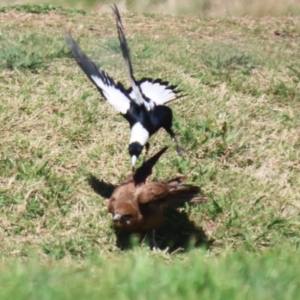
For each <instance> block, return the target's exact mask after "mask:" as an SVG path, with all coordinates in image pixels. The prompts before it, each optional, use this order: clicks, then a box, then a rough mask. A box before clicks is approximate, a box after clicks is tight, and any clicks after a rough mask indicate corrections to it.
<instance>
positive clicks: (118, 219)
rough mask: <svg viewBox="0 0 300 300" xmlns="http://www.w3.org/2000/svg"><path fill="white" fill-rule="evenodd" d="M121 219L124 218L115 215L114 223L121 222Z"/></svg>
mask: <svg viewBox="0 0 300 300" xmlns="http://www.w3.org/2000/svg"><path fill="white" fill-rule="evenodd" d="M121 217H122V216H121V215H119V214H115V215H114V217H113V221H114V222H117V221H120V220H121Z"/></svg>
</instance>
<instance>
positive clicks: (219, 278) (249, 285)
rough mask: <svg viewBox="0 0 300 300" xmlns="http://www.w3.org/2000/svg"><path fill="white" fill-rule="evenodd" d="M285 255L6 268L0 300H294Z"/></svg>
mask: <svg viewBox="0 0 300 300" xmlns="http://www.w3.org/2000/svg"><path fill="white" fill-rule="evenodd" d="M290 254H291V255H288V254H284V253H280V252H277V251H275V252H270V253H268V254H266V253H264V254H263V255H262V256H256V255H253V254H252V255H249V256H248V257H245V256H244V255H243V254H237V253H235V254H233V253H227V255H226V256H224V257H219V258H218V259H214V258H212V257H210V258H208V257H206V255H205V254H204V253H203V252H201V251H197V252H191V253H190V254H189V255H188V258H189V259H188V260H186V259H184V258H183V257H176V258H170V257H169V256H168V255H166V254H164V253H156V254H152V253H149V252H145V251H137V252H136V253H131V254H129V255H127V256H121V257H119V258H116V259H111V260H104V259H102V258H97V259H92V260H86V261H84V262H82V263H79V262H75V263H73V264H72V266H70V265H69V263H66V262H63V263H61V264H60V265H58V264H55V265H54V266H53V265H52V263H48V265H43V266H41V265H40V263H37V262H36V261H30V262H27V263H26V264H20V263H17V262H9V263H7V264H6V265H5V266H3V267H2V270H3V271H4V272H1V274H0V278H1V282H2V286H1V291H0V295H1V297H2V299H28V298H30V299H74V297H75V299H87V298H88V299H99V297H101V298H102V299H103V298H104V299H108V298H109V297H113V298H114V299H153V297H158V298H159V299H170V298H171V297H173V298H176V299H186V298H187V297H188V298H189V299H199V297H200V296H201V298H202V299H254V298H255V299H266V298H268V299H282V295H284V298H285V299H297V296H299V292H300V291H299V272H298V270H297V268H295V267H294V266H293V263H299V255H298V253H296V252H292V253H290ZM274 256H277V257H278V260H277V261H275V260H274ZM183 269H185V270H186V272H185V276H182V270H183Z"/></svg>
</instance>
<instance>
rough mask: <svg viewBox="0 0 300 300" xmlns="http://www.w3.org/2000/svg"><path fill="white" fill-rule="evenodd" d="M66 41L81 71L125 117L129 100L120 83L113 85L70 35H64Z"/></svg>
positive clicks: (110, 79)
mask: <svg viewBox="0 0 300 300" xmlns="http://www.w3.org/2000/svg"><path fill="white" fill-rule="evenodd" d="M66 39H67V43H68V45H69V48H70V50H71V51H72V53H73V55H74V58H75V60H76V62H77V64H78V65H79V67H80V68H81V69H82V71H83V72H84V73H85V74H86V76H87V77H88V78H89V79H90V81H91V82H92V83H93V84H94V85H95V86H96V87H97V89H98V90H99V92H100V93H101V95H102V96H103V97H104V98H105V99H106V100H107V101H108V102H109V103H110V104H111V105H112V106H113V107H114V108H115V109H116V110H117V111H118V112H119V113H121V114H123V115H125V114H126V113H127V111H128V110H129V107H130V101H131V100H130V98H129V96H128V95H127V93H126V91H125V89H124V87H123V86H122V85H121V84H120V83H118V84H115V82H114V80H113V79H112V78H111V77H110V76H109V75H108V74H107V73H106V72H104V71H102V70H101V69H99V68H98V67H97V66H96V64H95V63H94V62H93V61H92V60H91V59H90V58H88V57H87V56H86V55H85V54H84V53H83V52H82V50H81V49H80V47H79V46H78V44H77V43H76V42H75V40H74V39H73V37H72V35H71V34H70V33H68V34H66Z"/></svg>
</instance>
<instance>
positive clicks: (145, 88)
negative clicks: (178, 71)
mask: <svg viewBox="0 0 300 300" xmlns="http://www.w3.org/2000/svg"><path fill="white" fill-rule="evenodd" d="M137 84H138V85H139V87H140V90H141V92H142V93H143V95H144V96H145V97H146V98H148V99H151V100H152V101H153V102H154V103H155V104H156V105H164V104H166V103H168V102H170V101H173V100H176V99H178V98H180V97H182V95H178V93H179V92H180V91H177V90H176V88H177V87H176V86H171V85H169V83H168V82H167V81H162V80H161V79H156V80H153V79H150V78H143V79H141V80H140V81H138V82H137ZM133 94H134V93H133V90H130V91H129V96H130V97H132V96H133ZM145 97H144V98H145Z"/></svg>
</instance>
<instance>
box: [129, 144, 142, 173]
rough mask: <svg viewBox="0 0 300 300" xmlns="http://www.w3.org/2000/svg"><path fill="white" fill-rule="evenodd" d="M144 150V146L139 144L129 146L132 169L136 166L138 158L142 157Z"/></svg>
mask: <svg viewBox="0 0 300 300" xmlns="http://www.w3.org/2000/svg"><path fill="white" fill-rule="evenodd" d="M142 150H143V146H142V145H141V144H140V143H138V142H133V143H131V144H129V154H130V156H131V163H132V167H134V166H135V163H136V161H137V158H138V157H139V156H140V154H141V152H142Z"/></svg>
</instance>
